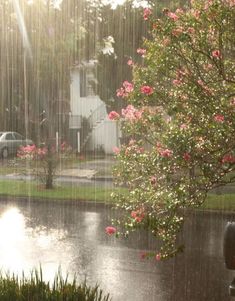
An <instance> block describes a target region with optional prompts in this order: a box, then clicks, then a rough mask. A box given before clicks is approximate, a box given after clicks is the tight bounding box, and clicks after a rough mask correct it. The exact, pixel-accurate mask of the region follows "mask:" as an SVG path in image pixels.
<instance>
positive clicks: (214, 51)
mask: <svg viewBox="0 0 235 301" xmlns="http://www.w3.org/2000/svg"><path fill="white" fill-rule="evenodd" d="M211 54H212V57H214V58H216V59H220V58H221V57H222V55H221V52H220V51H219V50H218V49H216V50H213V51H212V53H211Z"/></svg>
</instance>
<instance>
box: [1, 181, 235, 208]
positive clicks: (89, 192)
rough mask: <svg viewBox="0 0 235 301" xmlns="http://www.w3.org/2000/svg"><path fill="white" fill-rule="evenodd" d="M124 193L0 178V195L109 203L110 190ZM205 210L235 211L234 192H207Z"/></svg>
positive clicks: (90, 187)
mask: <svg viewBox="0 0 235 301" xmlns="http://www.w3.org/2000/svg"><path fill="white" fill-rule="evenodd" d="M113 191H117V192H122V193H125V192H126V191H127V190H126V189H125V188H113V189H112V188H108V189H107V188H103V187H98V186H89V187H88V186H87V187H82V186H81V187H80V186H58V187H57V186H56V187H55V188H54V189H44V188H43V186H42V185H38V184H36V183H35V182H25V181H17V180H0V196H13V197H16V196H21V197H32V198H41V199H55V200H56V199H58V200H59V199H63V200H78V201H79V200H87V201H97V202H105V203H111V202H112V199H111V197H110V194H111V192H113ZM199 209H205V210H226V211H235V193H234V194H221V195H217V194H209V195H208V197H207V199H206V201H205V203H204V204H203V205H202V206H201V207H200V208H199Z"/></svg>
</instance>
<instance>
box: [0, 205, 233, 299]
mask: <svg viewBox="0 0 235 301" xmlns="http://www.w3.org/2000/svg"><path fill="white" fill-rule="evenodd" d="M109 218H110V209H109V208H108V207H107V208H105V207H104V208H100V207H97V206H95V205H93V207H92V206H76V205H61V204H56V203H52V204H50V203H43V202H42V203H30V202H29V203H27V202H20V203H15V204H14V205H13V202H9V203H7V202H6V203H1V205H0V237H1V240H0V267H2V268H3V269H4V270H10V271H12V272H18V273H20V274H21V272H22V270H23V269H24V271H26V273H27V272H29V271H30V270H31V269H32V268H33V267H38V266H39V264H41V265H42V268H43V271H44V278H45V279H46V280H50V279H52V278H53V277H54V274H55V272H56V271H57V270H58V267H59V266H61V269H62V271H63V273H64V274H66V273H67V271H68V272H69V273H70V275H71V276H72V275H73V273H77V275H78V279H82V280H83V279H84V277H85V276H86V277H87V280H88V282H89V283H91V284H95V283H97V282H98V283H100V285H101V286H102V288H103V289H104V290H105V291H106V292H110V293H111V294H112V296H113V300H114V301H121V300H122V301H123V300H127V301H134V300H135V301H142V300H145V301H172V300H174V301H187V300H188V301H198V300H200V301H204V300H205V301H208V300H215V301H221V300H223V301H226V300H229V297H228V294H227V292H228V285H229V283H230V281H231V280H232V277H233V273H232V272H229V271H227V270H226V269H225V268H224V263H223V257H222V234H223V229H224V226H225V224H226V222H227V220H229V219H231V216H227V215H223V214H220V215H214V214H213V215H210V214H199V215H194V216H192V217H191V218H190V219H189V221H188V223H187V224H186V226H185V229H184V232H183V234H182V238H184V240H185V241H186V251H185V253H184V254H183V255H180V256H179V257H177V258H176V259H173V260H171V261H169V262H167V263H156V262H155V261H154V260H149V261H143V260H141V259H140V258H139V254H140V252H141V251H142V250H148V249H152V248H153V247H154V245H155V242H154V241H152V240H151V238H150V236H148V235H147V234H146V233H138V234H136V235H134V236H132V237H130V239H129V240H128V241H126V240H116V239H115V238H112V237H111V238H110V237H107V236H106V235H105V233H104V228H105V226H106V225H107V224H108V220H109Z"/></svg>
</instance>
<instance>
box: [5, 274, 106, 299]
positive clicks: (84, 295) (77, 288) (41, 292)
mask: <svg viewBox="0 0 235 301" xmlns="http://www.w3.org/2000/svg"><path fill="white" fill-rule="evenodd" d="M0 300H1V301H26V300H28V301H63V300H66V301H109V300H110V298H109V295H106V296H105V295H104V293H103V292H102V290H100V289H99V287H98V286H95V287H90V286H88V285H87V284H86V283H85V282H84V283H82V284H78V283H77V281H76V278H74V280H73V281H72V282H68V281H67V278H65V279H64V278H63V277H62V276H61V274H60V273H58V274H57V275H56V276H55V279H54V281H53V282H52V283H49V282H46V281H44V280H43V277H42V272H41V270H39V271H37V270H35V271H33V272H32V273H31V276H30V277H28V278H26V277H25V276H22V277H20V278H18V277H17V276H14V275H3V273H0Z"/></svg>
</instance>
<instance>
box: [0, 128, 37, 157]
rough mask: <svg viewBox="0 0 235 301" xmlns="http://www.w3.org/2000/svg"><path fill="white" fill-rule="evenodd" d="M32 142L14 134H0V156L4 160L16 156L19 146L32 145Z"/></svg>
mask: <svg viewBox="0 0 235 301" xmlns="http://www.w3.org/2000/svg"><path fill="white" fill-rule="evenodd" d="M32 144H33V141H32V140H30V139H25V138H24V137H23V136H22V135H20V134H19V133H16V132H0V155H1V157H2V158H3V159H6V158H7V157H8V156H9V155H16V154H17V150H18V149H19V147H20V146H26V145H32Z"/></svg>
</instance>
